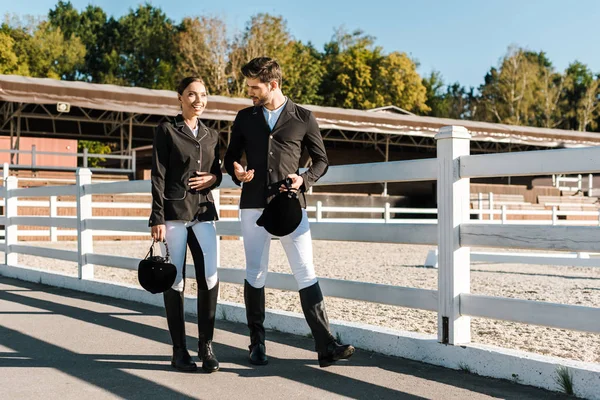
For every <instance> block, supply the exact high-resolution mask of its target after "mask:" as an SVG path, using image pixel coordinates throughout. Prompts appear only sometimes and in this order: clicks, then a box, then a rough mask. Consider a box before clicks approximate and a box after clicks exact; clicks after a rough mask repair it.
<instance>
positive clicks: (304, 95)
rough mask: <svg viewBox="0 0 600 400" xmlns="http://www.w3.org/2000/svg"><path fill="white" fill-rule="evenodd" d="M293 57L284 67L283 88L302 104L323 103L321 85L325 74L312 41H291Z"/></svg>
mask: <svg viewBox="0 0 600 400" xmlns="http://www.w3.org/2000/svg"><path fill="white" fill-rule="evenodd" d="M290 47H291V58H290V59H289V60H287V62H286V64H285V65H283V66H282V68H283V89H284V92H285V93H286V94H287V95H288V96H290V98H292V99H293V100H294V101H296V102H298V103H302V104H314V105H320V104H323V97H322V96H321V95H320V94H319V86H320V85H321V81H322V80H323V76H324V74H325V68H324V66H323V64H322V62H321V58H320V55H319V52H318V51H317V50H316V49H315V48H314V47H313V45H312V44H311V43H309V44H303V43H302V42H296V41H293V42H292V43H290Z"/></svg>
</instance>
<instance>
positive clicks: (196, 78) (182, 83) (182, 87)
mask: <svg viewBox="0 0 600 400" xmlns="http://www.w3.org/2000/svg"><path fill="white" fill-rule="evenodd" d="M194 82H199V83H201V84H202V85H204V87H206V84H205V83H204V80H203V79H202V78H200V77H199V76H188V77H186V78H183V79H182V80H180V81H179V84H178V85H177V93H179V94H180V95H182V94H183V91H184V90H185V88H187V87H188V86H190V84H192V83H194Z"/></svg>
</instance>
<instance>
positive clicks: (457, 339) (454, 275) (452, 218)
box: [435, 126, 471, 345]
mask: <svg viewBox="0 0 600 400" xmlns="http://www.w3.org/2000/svg"><path fill="white" fill-rule="evenodd" d="M435 139H436V140H437V160H438V185H437V203H438V252H439V254H438V268H439V269H438V341H440V342H442V343H447V344H452V345H457V344H465V343H469V342H470V341H471V318H470V317H467V316H461V315H460V294H461V293H469V292H470V285H471V283H470V280H471V278H470V261H471V254H470V248H468V247H461V246H460V225H461V224H463V223H468V222H469V211H470V210H469V196H470V194H469V184H470V181H469V179H465V178H460V156H465V155H469V146H470V139H471V135H470V134H469V132H468V131H467V129H465V128H464V127H462V126H445V127H443V128H441V129H440V132H439V133H438V134H437V135H436V136H435Z"/></svg>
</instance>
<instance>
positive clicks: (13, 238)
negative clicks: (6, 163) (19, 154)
mask: <svg viewBox="0 0 600 400" xmlns="http://www.w3.org/2000/svg"><path fill="white" fill-rule="evenodd" d="M4 187H5V189H6V197H5V198H4V215H5V216H6V223H5V225H4V243H5V244H6V249H5V251H4V264H6V265H17V262H18V260H17V257H18V254H17V253H13V252H12V251H11V250H10V246H11V245H13V244H16V243H17V241H18V240H19V237H18V232H17V228H18V227H17V225H13V224H12V223H11V218H12V217H16V216H17V215H18V209H17V200H18V199H17V197H16V196H13V195H12V190H13V189H16V188H17V187H18V181H17V178H16V177H14V176H8V177H6V180H5V181H4Z"/></svg>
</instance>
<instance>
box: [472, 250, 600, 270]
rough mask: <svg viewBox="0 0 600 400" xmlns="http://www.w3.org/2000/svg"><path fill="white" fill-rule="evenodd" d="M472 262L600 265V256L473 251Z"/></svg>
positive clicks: (569, 265) (575, 265)
mask: <svg viewBox="0 0 600 400" xmlns="http://www.w3.org/2000/svg"><path fill="white" fill-rule="evenodd" d="M471 262H489V263H504V264H537V265H562V266H567V267H600V258H580V257H578V256H577V254H539V253H513V252H511V253H508V252H507V253H491V252H471Z"/></svg>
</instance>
